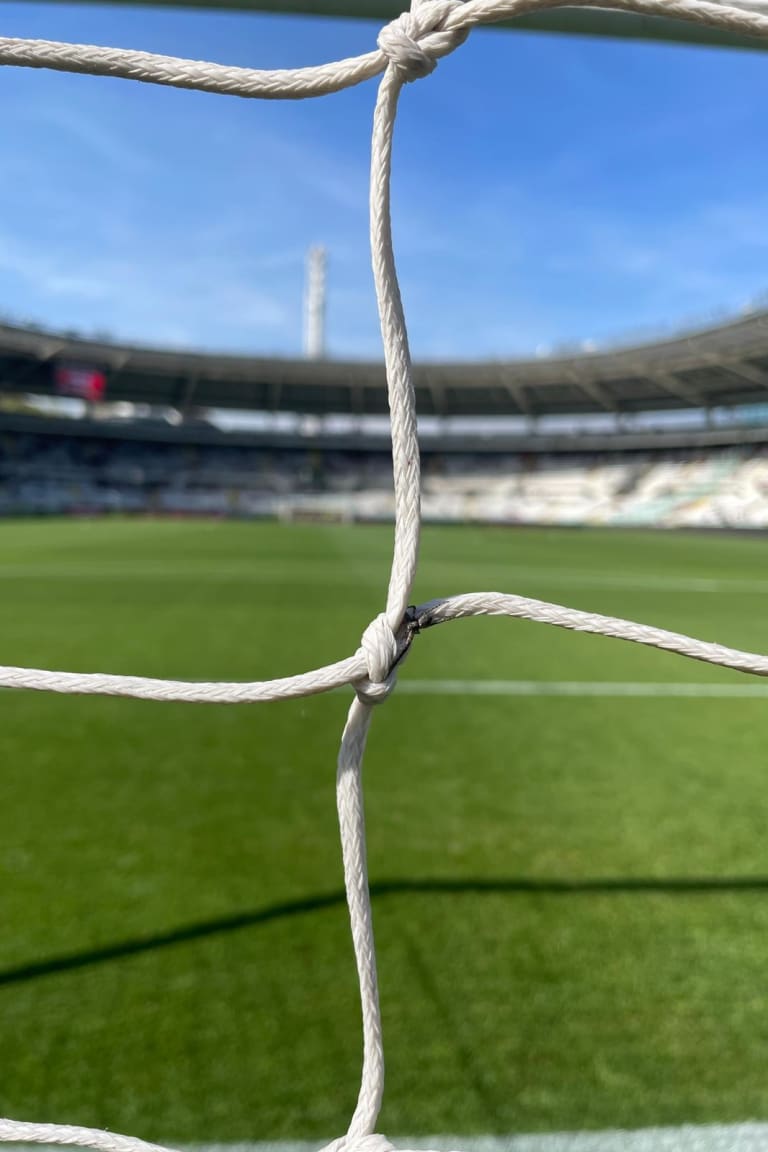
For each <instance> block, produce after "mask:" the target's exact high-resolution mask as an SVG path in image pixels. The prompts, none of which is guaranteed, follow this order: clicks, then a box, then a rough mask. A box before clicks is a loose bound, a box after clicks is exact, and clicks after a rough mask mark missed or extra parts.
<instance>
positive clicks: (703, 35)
mask: <svg viewBox="0 0 768 1152" xmlns="http://www.w3.org/2000/svg"><path fill="white" fill-rule="evenodd" d="M30 2H31V0H30ZM54 2H55V3H56V2H58V3H69V0H54ZM81 2H83V3H103V0H81ZM111 2H112V3H113V4H124V5H125V4H127V5H133V6H139V5H140V6H144V7H154V8H162V7H166V8H210V9H215V10H216V11H222V10H227V9H229V10H232V11H235V10H238V11H241V12H275V13H281V14H283V15H285V14H292V15H302V16H341V17H345V18H346V19H349V20H352V19H357V20H359V19H365V18H369V19H372V20H377V21H379V22H380V23H382V22H385V21H387V20H392V19H394V17H395V16H398V15H399V14H400V13H401V12H403V11H405V10H406V9H407V8H408V6H409V0H111ZM713 2H714V3H724V2H725V0H713ZM0 5H2V0H0ZM731 6H733V7H739V8H745V9H748V10H750V11H753V12H765V13H766V14H768V0H732V5H731ZM499 27H507V28H512V29H514V30H517V31H530V32H556V33H572V34H574V35H580V36H610V37H614V38H616V39H622V40H623V39H630V40H666V41H672V42H675V43H680V44H707V45H711V46H713V47H715V46H720V47H724V48H750V49H752V50H753V51H763V52H764V51H766V50H768V40H764V39H757V38H754V39H752V38H750V37H746V36H738V35H735V34H730V33H727V32H720V31H717V30H716V29H714V28H707V27H704V26H703V25H699V24H694V23H690V22H688V21H686V20H667V19H664V18H662V17H658V16H640V15H638V14H637V13H632V12H619V11H617V10H615V9H612V8H592V9H589V8H567V7H566V8H556V9H553V10H552V11H546V12H536V13H533V14H532V15H528V16H521V17H519V18H518V19H516V20H514V21H510V22H509V23H508V24H506V25H499Z"/></svg>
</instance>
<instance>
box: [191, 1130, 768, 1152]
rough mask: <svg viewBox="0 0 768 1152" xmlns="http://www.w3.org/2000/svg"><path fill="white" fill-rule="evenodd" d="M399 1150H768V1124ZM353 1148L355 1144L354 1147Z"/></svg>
mask: <svg viewBox="0 0 768 1152" xmlns="http://www.w3.org/2000/svg"><path fill="white" fill-rule="evenodd" d="M391 1142H392V1143H393V1144H394V1145H395V1147H396V1148H403V1149H405V1148H408V1149H413V1150H414V1152H418V1150H419V1149H441V1150H442V1152H449V1149H454V1148H458V1149H461V1152H766V1148H768V1124H712V1125H701V1126H700V1125H694V1124H690V1125H685V1126H683V1127H682V1128H641V1129H639V1130H636V1131H632V1132H628V1131H626V1132H625V1131H619V1130H617V1129H614V1130H611V1131H604V1132H556V1133H551V1134H547V1135H536V1136H518V1135H509V1136H455V1135H453V1136H419V1137H411V1136H404V1137H394V1138H391ZM322 1146H323V1141H322V1140H318V1141H316V1142H314V1143H310V1142H309V1141H303V1142H301V1143H298V1142H296V1143H289V1142H285V1143H274V1144H270V1143H263V1144H262V1143H260V1144H197V1145H194V1152H318V1149H320V1148H321V1147H322ZM352 1147H353V1148H354V1144H353V1145H352Z"/></svg>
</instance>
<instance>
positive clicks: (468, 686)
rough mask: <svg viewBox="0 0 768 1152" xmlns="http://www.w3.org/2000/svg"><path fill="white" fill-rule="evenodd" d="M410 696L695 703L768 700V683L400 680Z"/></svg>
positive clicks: (401, 689) (401, 690)
mask: <svg viewBox="0 0 768 1152" xmlns="http://www.w3.org/2000/svg"><path fill="white" fill-rule="evenodd" d="M397 691H398V692H400V693H405V694H406V695H410V696H597V697H610V696H649V697H650V696H653V697H660V698H662V699H663V698H664V697H665V696H669V697H672V696H676V697H680V696H684V697H690V698H692V699H698V698H701V699H704V698H707V699H712V698H713V697H714V698H715V699H731V698H734V697H735V698H740V697H743V698H744V699H751V698H757V699H763V698H768V682H760V681H754V680H748V681H746V680H745V681H744V683H734V684H706V683H702V684H696V683H688V684H686V683H657V682H653V681H649V682H647V683H645V682H643V681H638V682H624V681H615V682H611V681H608V680H606V681H602V680H400V681H399V683H398V688H397Z"/></svg>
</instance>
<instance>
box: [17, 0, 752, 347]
mask: <svg viewBox="0 0 768 1152" xmlns="http://www.w3.org/2000/svg"><path fill="white" fill-rule="evenodd" d="M0 34H2V35H5V36H31V37H42V38H46V39H66V40H77V41H86V42H91V43H97V44H113V45H119V46H123V47H133V48H142V49H146V50H149V51H156V52H163V53H168V54H173V55H181V56H190V57H195V58H208V59H213V60H218V61H223V62H230V63H237V64H244V65H249V66H253V67H266V68H269V67H286V66H295V65H302V64H309V63H319V62H321V61H324V60H331V59H333V58H337V57H339V56H347V55H353V54H356V53H359V52H364V51H368V50H369V49H370V48H371V47H372V46H373V45H374V43H375V37H376V25H375V24H372V23H369V22H366V21H354V22H336V21H322V20H316V19H300V18H296V17H268V16H263V15H251V14H232V13H229V14H227V13H220V12H216V13H210V12H200V11H197V12H184V11H179V10H162V9H148V8H135V9H131V8H111V7H107V6H104V7H100V6H90V5H89V6H85V5H83V6H69V5H61V4H56V5H42V4H40V5H36V4H17V3H2V4H0ZM374 98H375V82H374V83H372V84H368V85H366V86H364V87H362V88H358V89H356V90H354V91H352V92H345V93H341V94H339V95H336V96H330V97H325V98H324V99H321V100H314V101H307V102H302V103H273V102H260V101H258V102H257V101H253V102H251V101H242V100H237V99H235V98H230V97H221V96H211V95H205V94H201V93H188V92H177V91H173V90H170V89H163V88H155V87H150V86H145V85H139V84H134V83H130V82H126V81H119V80H106V79H96V78H93V77H82V76H66V75H59V74H55V73H50V72H30V71H27V70H21V69H10V68H5V69H1V70H0V107H2V110H3V114H2V117H1V118H0V156H2V167H1V169H0V171H2V176H1V177H0V312H2V313H3V314H6V315H10V316H12V317H15V318H23V319H31V320H36V321H38V322H42V323H46V324H49V325H52V326H55V327H63V328H76V329H79V330H81V331H87V332H93V331H97V330H102V331H108V332H110V333H111V334H112V335H114V336H115V337H118V338H125V339H132V340H144V341H148V342H152V343H169V344H174V345H186V346H194V347H203V348H212V349H213V348H216V349H231V350H237V351H240V350H248V351H253V352H256V353H284V354H294V353H297V352H298V351H299V350H300V348H301V312H302V279H303V261H304V253H305V251H306V249H307V247H308V246H309V245H310V244H312V243H321V244H324V245H325V246H326V247H327V249H328V253H329V299H328V307H329V315H328V342H329V351H331V352H333V353H335V354H337V355H340V356H360V357H365V358H368V357H371V358H373V357H377V356H378V355H379V337H378V321H377V317H376V313H375V304H374V297H373V291H372V286H371V277H370V270H369V257H368V225H367V179H368V148H369V137H370V121H371V114H372V109H373V103H374ZM766 106H768V54H761V53H758V52H755V53H744V52H740V53H731V52H726V51H718V50H713V49H707V50H704V49H694V48H680V47H672V46H663V45H643V44H635V43H628V42H621V43H617V42H615V41H592V40H587V39H581V38H564V37H547V36H541V35H531V34H519V35H511V34H510V33H508V32H502V31H482V32H477V33H474V34H473V36H472V37H470V40H469V41H468V42H467V44H466V45H465V46H464V47H463V48H462V49H461V50H460V51H459V52H457V53H456V54H454V55H453V56H452V57H450V58H449V59H446V60H444V61H443V62H441V64H440V66H439V68H438V69H437V71H436V73H435V74H434V75H433V76H432V77H430V78H428V79H427V80H424V81H421V82H418V83H415V84H412V85H410V86H409V87H408V89H407V90H406V92H405V93H404V97H403V101H402V106H401V115H400V122H399V127H398V132H397V139H396V152H395V181H394V205H395V214H394V215H395V219H394V223H395V239H396V244H397V250H398V263H399V268H400V272H401V278H402V286H403V294H404V299H405V304H406V310H407V312H408V317H409V329H410V333H411V340H412V345H413V350H414V354H415V355H416V356H417V357H420V358H438V359H439V358H463V357H477V356H480V357H487V356H490V357H502V356H508V355H518V354H527V353H532V352H534V351H536V349H542V348H549V347H552V346H555V345H559V344H563V343H571V342H579V341H584V340H594V341H597V342H600V343H602V342H610V341H611V340H615V339H617V338H621V337H623V336H624V335H626V334H628V333H633V332H635V331H644V330H648V329H653V328H656V327H659V328H662V327H666V326H669V325H676V324H679V323H683V324H684V323H685V322H687V321H688V320H690V319H691V318H695V317H701V316H706V315H707V314H711V313H713V312H715V311H719V310H725V311H733V312H735V311H737V310H738V309H739V308H741V307H743V306H744V305H745V304H746V303H747V302H749V301H750V300H753V299H755V298H756V297H759V296H760V295H761V294H765V293H766V292H768V147H767V146H766V145H767V143H768V137H766V127H765V123H766V122H765V108H766Z"/></svg>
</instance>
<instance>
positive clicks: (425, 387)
mask: <svg viewBox="0 0 768 1152" xmlns="http://www.w3.org/2000/svg"><path fill="white" fill-rule="evenodd" d="M61 365H68V366H71V367H93V368H96V369H98V370H100V371H103V372H105V374H106V377H107V398H108V399H109V400H111V401H120V400H126V401H132V402H136V403H150V404H155V405H168V406H171V407H174V408H178V409H180V410H181V411H183V412H191V411H192V410H193V409H200V408H235V409H243V410H253V411H263V412H299V413H308V414H310V413H314V414H318V415H322V414H328V413H344V414H347V413H348V414H354V415H361V416H362V415H377V414H381V413H384V412H386V410H387V409H386V382H385V377H384V368H383V365H382V364H381V363H362V362H354V361H346V360H340V361H335V360H299V359H295V360H286V359H273V358H265V357H259V358H256V357H248V356H230V355H215V354H207V353H200V352H184V351H170V350H163V349H152V348H141V347H133V346H130V345H118V344H113V343H106V342H100V341H97V340H84V339H78V338H74V337H71V336H66V335H56V334H54V333H50V332H44V331H39V330H32V329H29V328H19V327H14V326H11V325H0V392H5V393H38V394H54V393H55V392H56V391H57V372H56V368H57V367H58V366H61ZM414 381H415V385H416V392H417V401H418V406H419V412H420V413H421V414H422V415H435V416H502V415H504V416H510V415H525V416H546V415H555V414H569V413H570V414H575V413H585V412H600V411H604V412H638V411H643V410H660V409H665V408H713V407H720V406H723V405H726V406H727V405H734V404H753V403H768V311H763V312H756V313H753V314H751V315H748V316H744V317H742V318H741V319H739V320H736V321H733V322H731V323H727V324H721V325H720V326H718V327H714V328H708V329H706V330H702V331H697V332H690V333H687V334H683V335H679V336H676V337H674V338H672V339H668V340H663V341H659V342H655V343H651V344H644V345H638V346H637V347H628V348H620V349H616V350H614V351H606V352H600V353H591V354H582V355H573V356H559V357H549V358H541V359H535V360H508V361H481V362H478V363H468V362H467V363H462V362H454V363H445V364H440V363H419V364H416V365H415V368H414Z"/></svg>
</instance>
